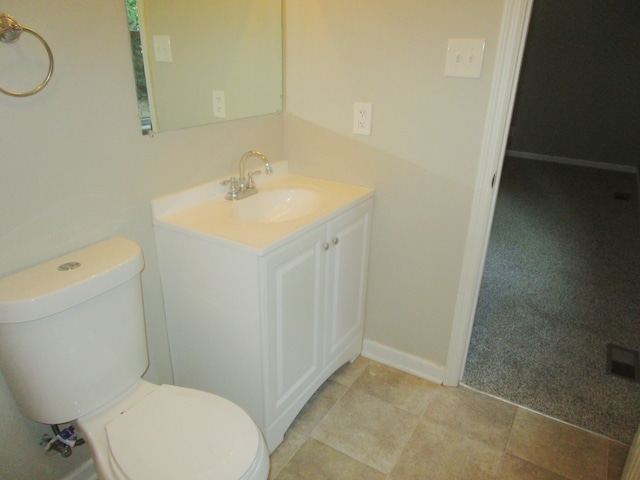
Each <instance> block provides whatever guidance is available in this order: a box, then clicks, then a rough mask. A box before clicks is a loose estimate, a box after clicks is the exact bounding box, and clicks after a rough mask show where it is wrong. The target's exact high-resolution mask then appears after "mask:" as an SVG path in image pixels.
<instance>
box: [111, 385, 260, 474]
mask: <svg viewBox="0 0 640 480" xmlns="http://www.w3.org/2000/svg"><path fill="white" fill-rule="evenodd" d="M105 430H106V434H107V439H108V443H109V449H110V457H111V458H110V463H111V465H112V467H113V468H114V470H116V471H118V473H119V474H120V475H122V477H123V478H126V479H129V480H148V479H154V480H163V479H172V480H173V479H176V478H180V479H181V480H192V479H198V480H207V479H222V478H233V479H236V478H237V479H239V478H242V477H243V476H244V475H245V473H247V472H248V470H249V469H251V468H252V466H253V465H254V463H255V460H256V457H257V456H259V455H258V453H259V451H260V447H261V440H262V439H261V436H260V435H261V434H260V432H259V431H258V428H257V427H256V425H255V423H254V422H253V420H251V418H250V417H249V415H247V413H246V412H244V410H242V409H241V408H240V407H239V406H237V405H236V404H234V403H232V402H230V401H229V400H226V399H224V398H222V397H218V396H217V395H213V394H210V393H206V392H201V391H198V390H191V389H187V388H182V387H176V386H173V385H162V386H160V387H158V388H157V389H155V390H154V391H153V392H151V393H150V394H149V395H147V396H145V397H144V398H142V399H140V400H139V401H138V402H136V403H135V404H134V405H133V406H132V407H131V408H128V409H126V410H125V411H124V412H122V413H121V414H120V415H119V416H118V417H116V418H115V419H114V420H112V421H110V422H109V423H108V424H107V425H106V426H105Z"/></svg>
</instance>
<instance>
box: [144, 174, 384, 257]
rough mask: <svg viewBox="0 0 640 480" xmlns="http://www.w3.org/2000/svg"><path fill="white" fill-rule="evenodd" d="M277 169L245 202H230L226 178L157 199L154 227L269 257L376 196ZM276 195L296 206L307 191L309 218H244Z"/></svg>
mask: <svg viewBox="0 0 640 480" xmlns="http://www.w3.org/2000/svg"><path fill="white" fill-rule="evenodd" d="M273 170H274V173H273V174H271V175H268V176H267V175H260V176H258V177H256V179H255V183H256V187H257V189H258V193H257V194H255V195H252V196H250V197H247V198H244V199H242V200H233V201H231V200H227V199H225V193H226V187H223V186H221V185H220V182H221V181H222V180H225V179H224V178H222V179H217V180H214V181H212V182H208V183H205V184H201V185H197V186H195V187H192V188H188V189H185V190H182V191H179V192H176V193H173V194H170V195H166V196H163V197H159V198H155V199H153V201H152V210H153V222H154V225H155V226H156V227H159V228H164V229H169V230H173V231H177V232H182V233H184V234H187V235H191V236H196V237H199V238H202V239H205V240H209V241H213V242H218V243H222V244H226V245H228V246H229V247H234V248H240V249H248V250H250V251H252V252H254V253H256V254H258V255H264V254H266V253H268V252H270V251H272V250H274V249H276V248H278V247H279V246H280V245H282V244H283V243H285V242H286V241H288V240H289V239H290V238H292V237H293V236H294V235H300V234H303V233H304V232H306V231H308V230H310V229H312V228H313V227H315V226H316V225H318V224H320V223H322V222H324V221H326V220H329V219H331V218H333V217H334V216H336V215H339V214H340V213H342V212H344V211H345V210H347V209H349V208H351V207H352V206H355V205H357V204H359V203H362V202H364V201H366V200H367V199H369V198H371V197H373V194H374V191H373V189H372V188H368V187H361V186H357V185H350V184H345V183H338V182H333V181H328V180H322V179H318V178H313V177H306V176H301V175H294V174H290V173H288V168H287V162H278V163H274V164H273ZM276 191H277V192H278V193H286V192H288V191H289V192H292V196H291V198H292V200H291V201H292V202H295V201H296V200H295V194H296V192H303V193H305V194H308V195H303V196H302V197H305V198H307V197H309V196H311V197H313V202H312V204H313V205H312V207H310V209H309V212H308V213H306V211H305V212H304V213H303V214H296V215H300V216H296V218H292V219H290V220H285V221H281V220H275V221H271V220H269V221H247V220H246V219H245V218H246V217H247V216H246V215H242V214H239V212H246V211H248V210H249V213H251V212H250V210H251V209H252V208H254V206H255V208H257V209H262V210H264V205H261V204H260V202H261V200H263V199H266V198H267V196H268V195H269V194H268V192H276ZM261 193H263V194H264V195H263V197H260V195H261ZM242 202H245V203H244V204H242ZM294 207H295V205H294ZM249 216H251V215H249ZM285 216H286V212H285Z"/></svg>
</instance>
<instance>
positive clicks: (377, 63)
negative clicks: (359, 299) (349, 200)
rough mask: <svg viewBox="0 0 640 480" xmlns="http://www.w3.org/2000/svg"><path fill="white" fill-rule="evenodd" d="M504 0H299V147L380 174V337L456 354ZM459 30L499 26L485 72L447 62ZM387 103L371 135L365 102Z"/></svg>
mask: <svg viewBox="0 0 640 480" xmlns="http://www.w3.org/2000/svg"><path fill="white" fill-rule="evenodd" d="M502 6H503V1H502V0H485V1H482V2H478V1H476V0H455V1H447V2H443V1H440V0H426V1H421V2H415V1H412V0H394V1H378V2H371V1H363V0H354V1H350V2H344V1H341V0H287V1H286V15H287V17H286V18H287V22H286V23H287V30H286V37H287V50H286V58H287V71H286V95H287V97H286V111H287V112H288V113H287V115H286V120H285V156H286V157H287V159H289V161H290V162H291V168H292V169H294V170H297V171H299V172H301V173H307V174H310V175H317V176H323V177H327V178H332V179H338V180H344V181H349V182H355V183H361V184H366V185H372V186H374V187H375V188H376V203H375V210H374V222H373V238H372V244H371V266H370V276H369V292H368V303H367V319H366V337H367V340H368V341H372V342H376V343H377V344H382V345H383V346H384V349H388V352H387V354H388V355H389V356H392V355H395V354H400V355H401V356H413V357H417V359H418V362H420V361H422V362H424V364H425V365H424V367H425V369H426V370H427V373H431V374H432V375H436V376H437V375H438V374H440V375H441V373H442V371H441V370H442V368H443V366H444V365H445V363H446V358H447V349H448V344H449V337H450V333H451V327H452V320H453V312H454V307H455V301H456V295H457V293H458V292H457V286H458V282H459V280H460V273H461V265H462V256H463V250H464V245H465V240H466V238H465V237H466V231H467V225H468V221H469V215H470V211H471V201H472V194H473V187H474V182H475V179H476V174H477V165H478V161H479V152H480V145H481V141H482V134H483V128H484V121H485V115H486V111H487V106H488V100H489V93H490V87H491V80H492V75H491V74H492V70H493V64H494V60H495V49H496V43H497V37H498V33H499V29H500V21H501V16H502ZM449 37H472V38H473V37H476V38H486V40H487V44H486V45H487V46H486V53H485V61H484V66H483V74H482V78H480V79H462V78H448V77H445V76H444V66H445V55H446V49H447V41H448V38H449ZM354 101H365V102H371V103H372V104H373V131H372V135H371V136H370V137H366V136H358V135H354V134H353V133H352V121H353V102H354Z"/></svg>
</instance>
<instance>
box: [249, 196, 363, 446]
mask: <svg viewBox="0 0 640 480" xmlns="http://www.w3.org/2000/svg"><path fill="white" fill-rule="evenodd" d="M371 204H372V201H371V200H369V201H367V202H365V203H364V204H361V205H359V206H357V207H355V208H353V209H352V210H350V211H348V212H346V213H344V214H342V215H340V216H338V217H336V218H335V219H333V220H331V221H329V222H327V223H326V224H324V225H322V226H320V227H318V228H316V229H314V230H312V231H310V232H308V233H307V234H305V235H303V236H302V237H300V238H297V239H295V240H292V241H291V242H290V243H288V244H287V245H285V246H283V247H281V248H280V249H278V250H277V251H275V252H273V253H271V254H269V255H267V256H265V257H264V258H263V259H262V260H261V273H262V281H261V287H262V289H263V292H264V293H263V298H264V299H265V307H266V312H265V314H264V317H265V324H264V328H265V332H264V343H263V345H264V349H265V353H266V365H265V366H266V369H265V380H266V384H265V388H266V410H265V413H266V425H267V442H268V443H270V444H271V442H270V440H271V433H272V434H273V436H274V438H273V441H276V442H277V443H279V441H280V440H279V439H280V438H281V435H282V434H283V433H284V432H285V431H286V429H287V427H288V426H289V425H290V424H291V422H292V421H293V419H294V418H295V416H296V415H297V414H298V412H299V411H300V409H301V408H302V407H303V406H304V404H305V403H306V401H307V400H308V399H309V397H311V395H312V394H313V392H315V390H316V389H317V388H318V387H319V386H320V385H321V384H322V382H324V381H325V380H326V379H327V378H328V377H329V375H331V374H332V373H333V372H334V371H335V370H336V369H337V368H338V367H340V366H341V365H343V364H344V363H346V362H347V361H350V360H353V359H355V357H357V356H358V354H359V353H360V352H361V350H362V335H363V326H364V301H365V293H366V275H367V256H368V238H369V230H370V222H371Z"/></svg>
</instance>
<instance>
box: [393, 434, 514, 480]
mask: <svg viewBox="0 0 640 480" xmlns="http://www.w3.org/2000/svg"><path fill="white" fill-rule="evenodd" d="M503 453H504V450H503V449H502V448H497V447H496V446H492V445H490V444H487V443H485V442H482V441H479V440H477V439H474V438H473V437H472V436H468V435H465V434H463V433H461V432H459V431H455V430H453V431H452V430H450V429H449V428H447V427H446V426H444V425H442V424H438V423H423V424H421V425H418V427H417V428H416V430H415V432H414V433H413V436H412V437H411V439H410V440H409V442H408V444H407V447H406V449H405V450H404V452H403V453H402V455H401V456H400V458H399V459H398V462H397V463H396V465H395V467H394V468H393V470H392V471H391V475H390V479H391V480H414V479H429V480H453V479H461V480H462V479H464V480H468V479H473V480H485V479H486V480H494V479H495V478H496V475H497V473H498V469H499V467H500V461H501V458H502V455H503Z"/></svg>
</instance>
